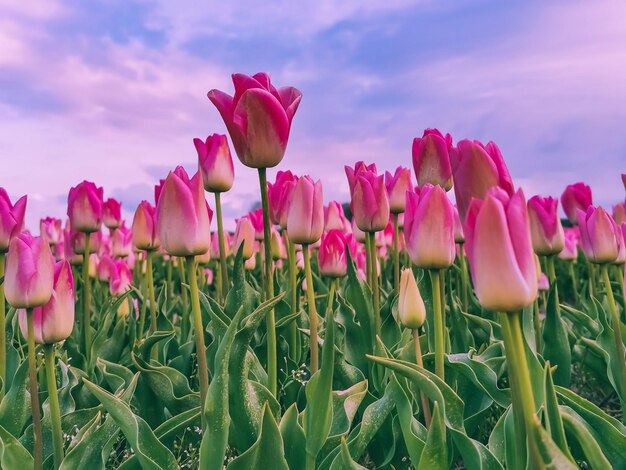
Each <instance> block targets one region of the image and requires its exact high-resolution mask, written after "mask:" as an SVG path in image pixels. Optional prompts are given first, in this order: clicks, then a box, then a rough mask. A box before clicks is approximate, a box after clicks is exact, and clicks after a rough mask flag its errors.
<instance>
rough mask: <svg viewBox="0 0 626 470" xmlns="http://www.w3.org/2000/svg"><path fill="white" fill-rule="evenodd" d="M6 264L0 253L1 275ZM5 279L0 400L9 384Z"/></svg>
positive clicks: (0, 302) (0, 299)
mask: <svg viewBox="0 0 626 470" xmlns="http://www.w3.org/2000/svg"><path fill="white" fill-rule="evenodd" d="M5 264H6V254H5V253H0V277H2V278H4V267H5ZM4 302H5V301H4V280H2V282H0V380H2V388H0V400H2V398H3V397H4V389H5V388H6V386H7V385H6V384H7V334H6V332H7V326H6V305H5V303H4Z"/></svg>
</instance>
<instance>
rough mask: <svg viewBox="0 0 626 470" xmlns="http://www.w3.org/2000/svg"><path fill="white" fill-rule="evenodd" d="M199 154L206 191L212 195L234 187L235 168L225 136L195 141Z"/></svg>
mask: <svg viewBox="0 0 626 470" xmlns="http://www.w3.org/2000/svg"><path fill="white" fill-rule="evenodd" d="M193 144H194V145H195V147H196V151H197V152H198V167H199V168H200V172H201V173H202V180H203V181H204V189H206V190H207V191H209V192H211V193H223V192H226V191H229V190H230V188H232V187H233V181H234V180H235V168H234V167H233V157H231V155H230V148H229V147H228V139H226V136H225V135H221V134H213V135H210V136H208V137H207V138H206V141H204V142H203V141H202V139H193Z"/></svg>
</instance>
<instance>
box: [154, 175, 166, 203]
mask: <svg viewBox="0 0 626 470" xmlns="http://www.w3.org/2000/svg"><path fill="white" fill-rule="evenodd" d="M163 186H165V180H159V184H155V185H154V207H156V206H157V204H158V203H159V197H160V196H161V191H163Z"/></svg>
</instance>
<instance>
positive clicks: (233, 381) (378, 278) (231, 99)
mask: <svg viewBox="0 0 626 470" xmlns="http://www.w3.org/2000/svg"><path fill="white" fill-rule="evenodd" d="M233 83H234V93H233V94H232V96H231V94H229V93H231V92H223V91H220V90H211V91H209V93H208V98H209V100H210V101H207V107H210V109H211V111H212V112H216V113H219V115H220V116H221V118H222V119H223V121H224V125H225V128H226V129H227V134H228V135H221V134H219V133H216V134H210V135H209V136H208V137H206V138H202V139H200V138H198V139H194V141H193V144H194V145H195V149H196V150H197V162H198V170H197V172H196V173H195V174H188V173H187V171H186V170H185V169H184V168H183V167H182V166H176V165H177V164H178V163H179V162H177V161H175V160H174V159H173V160H172V162H171V163H172V165H171V167H172V171H171V172H169V174H167V175H163V176H164V179H162V180H160V181H155V182H154V183H155V191H154V195H153V194H146V195H145V200H144V201H142V202H141V203H140V204H139V206H138V207H136V210H135V208H134V207H133V208H126V209H130V210H131V211H132V210H134V211H135V212H134V217H133V218H132V220H131V219H130V218H129V219H128V220H123V217H122V207H121V203H120V202H119V201H117V200H115V199H113V198H110V197H108V195H107V190H106V188H104V189H103V188H101V187H99V186H98V185H97V184H96V183H94V182H90V181H82V182H80V181H81V179H82V178H81V176H80V175H79V174H76V175H75V177H76V182H77V184H76V186H74V187H72V188H68V197H67V218H63V219H59V218H55V217H47V218H44V219H42V220H41V223H40V226H39V227H26V226H25V223H24V217H25V214H26V213H27V211H28V206H27V197H28V196H21V195H20V194H8V193H7V191H5V189H3V188H1V187H0V383H1V388H0V397H1V401H0V467H1V468H3V469H30V468H34V469H42V468H45V469H55V470H56V469H63V470H68V469H89V470H95V469H123V470H132V469H140V468H143V469H164V470H165V469H167V470H170V469H178V468H183V469H198V468H199V469H203V470H204V469H222V468H227V469H232V470H238V469H245V470H251V469H306V470H313V469H320V470H338V469H364V468H366V469H373V468H380V469H408V468H413V469H420V470H427V469H428V470H430V469H448V468H452V469H461V468H466V469H484V470H492V469H505V468H506V469H512V470H518V469H527V468H529V469H544V468H550V469H574V468H582V469H611V468H615V469H626V426H625V423H626V415H625V414H624V410H625V408H626V358H625V353H624V343H625V342H626V296H625V292H624V291H625V288H626V286H625V284H624V265H625V262H626V243H625V238H626V202H624V200H623V199H622V200H621V201H615V206H614V207H612V208H603V207H601V206H596V205H594V201H593V198H592V190H591V188H590V187H589V186H587V185H586V184H584V183H582V182H579V183H575V184H571V185H569V186H567V187H566V188H558V191H559V196H560V197H559V198H555V197H548V196H547V195H534V194H524V192H523V191H522V190H521V189H519V187H518V186H517V185H516V182H515V181H514V180H513V179H512V178H511V176H510V173H509V170H508V169H507V164H506V155H505V156H503V154H502V153H501V151H500V149H499V148H498V146H497V145H496V144H495V143H493V142H489V143H487V144H483V143H481V142H479V141H476V140H468V139H463V140H458V141H455V140H453V138H452V136H450V134H444V133H442V132H440V131H439V130H437V129H426V130H425V131H424V132H423V134H422V133H421V132H420V134H421V136H418V137H416V138H415V139H414V140H413V143H412V148H411V142H407V145H406V147H407V155H409V152H412V159H411V158H409V157H408V156H407V158H406V164H405V166H402V167H399V168H397V170H396V171H395V172H394V173H393V174H392V173H390V172H386V173H384V174H383V173H382V172H381V173H380V174H379V173H378V170H377V167H376V163H379V164H381V163H383V162H382V160H381V162H361V161H360V162H356V163H354V165H351V166H346V167H345V168H341V167H338V168H336V170H335V171H337V172H344V171H345V176H346V178H345V182H344V184H345V185H346V188H349V189H350V198H349V200H346V201H329V200H327V199H325V198H324V191H323V181H315V180H314V179H312V178H311V177H309V176H296V175H294V174H293V173H292V172H291V171H290V170H289V151H288V141H289V138H290V129H291V124H292V121H293V120H294V119H297V110H298V107H299V105H300V102H301V98H302V94H301V93H300V91H299V90H298V89H296V88H293V87H283V88H277V87H275V86H274V85H273V84H272V82H271V81H270V78H269V76H268V75H267V74H265V73H258V74H256V75H253V76H247V75H243V74H235V75H233ZM211 103H212V105H211ZM213 108H215V109H213ZM216 115H217V114H216ZM209 131H210V132H214V131H219V129H207V132H209ZM231 148H232V149H233V154H234V156H235V157H236V158H239V160H240V161H241V163H242V164H243V165H244V166H245V167H246V168H245V169H244V171H249V172H251V174H253V175H255V177H256V175H258V181H259V186H258V197H257V198H256V199H253V200H251V201H249V202H250V207H252V206H253V205H254V203H256V202H257V201H258V202H259V204H258V209H255V210H253V211H252V212H249V213H242V214H240V215H239V217H238V218H237V219H236V229H235V230H234V231H229V230H227V229H226V228H225V221H224V217H223V215H222V202H221V199H220V196H221V195H222V194H223V193H226V192H228V191H229V190H230V189H231V188H232V186H233V182H234V166H233V159H232V158H233V157H232V156H231ZM409 149H410V150H409ZM174 158H175V157H174ZM194 158H195V155H194ZM267 169H274V170H273V171H272V177H271V178H268V174H267ZM276 170H277V172H276V173H274V171H276ZM68 171H71V170H68ZM606 178H607V179H609V178H616V179H619V178H620V175H612V174H607V175H606ZM621 178H622V180H623V181H624V185H625V187H626V175H621ZM268 179H269V181H268ZM0 183H1V182H0ZM20 196H21V197H20ZM561 214H563V216H562V215H561ZM233 226H234V225H233Z"/></svg>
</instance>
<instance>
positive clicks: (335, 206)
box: [324, 201, 346, 232]
mask: <svg viewBox="0 0 626 470" xmlns="http://www.w3.org/2000/svg"><path fill="white" fill-rule="evenodd" d="M345 220H346V216H345V214H344V212H343V206H342V205H341V204H340V203H339V202H337V201H330V202H329V203H328V205H327V206H326V207H325V208H324V231H325V232H330V231H331V230H339V231H343V228H344V226H345Z"/></svg>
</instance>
